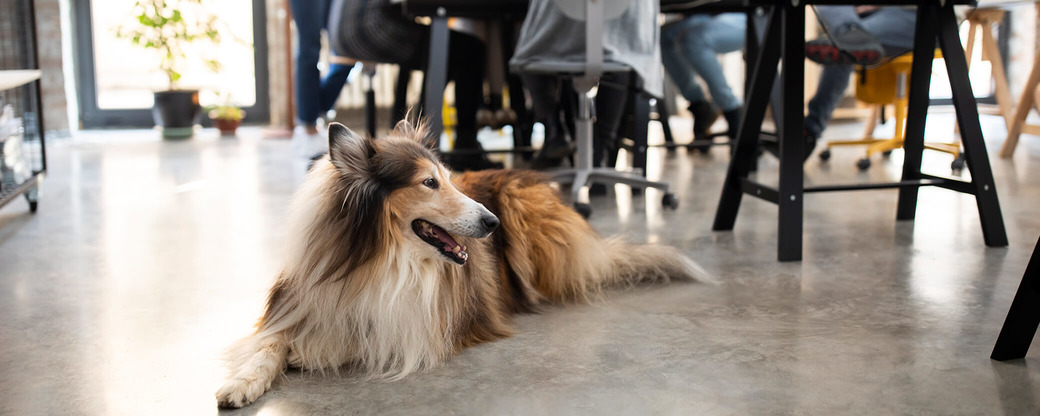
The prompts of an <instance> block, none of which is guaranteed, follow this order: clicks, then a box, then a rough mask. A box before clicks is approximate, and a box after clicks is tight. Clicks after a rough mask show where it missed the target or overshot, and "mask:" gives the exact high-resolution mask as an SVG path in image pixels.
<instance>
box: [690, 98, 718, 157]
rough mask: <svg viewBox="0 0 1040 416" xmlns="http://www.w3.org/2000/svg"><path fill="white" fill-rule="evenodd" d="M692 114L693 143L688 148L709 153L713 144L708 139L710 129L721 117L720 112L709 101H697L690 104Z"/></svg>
mask: <svg viewBox="0 0 1040 416" xmlns="http://www.w3.org/2000/svg"><path fill="white" fill-rule="evenodd" d="M690 113H693V142H691V143H690V144H689V145H687V148H690V149H694V150H698V151H700V152H701V153H708V150H709V149H711V143H709V139H708V129H709V128H711V125H712V124H715V119H717V118H718V117H719V110H718V108H715V106H714V105H712V104H711V103H710V102H708V101H697V102H695V103H692V104H690Z"/></svg>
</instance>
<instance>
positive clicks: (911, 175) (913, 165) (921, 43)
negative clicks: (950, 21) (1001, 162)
mask: <svg viewBox="0 0 1040 416" xmlns="http://www.w3.org/2000/svg"><path fill="white" fill-rule="evenodd" d="M935 12H936V10H935V6H934V5H933V4H931V3H929V4H927V5H921V6H917V24H916V25H915V29H914V50H913V54H914V61H913V63H912V64H910V91H909V94H908V97H907V114H906V134H905V135H904V137H905V138H906V140H905V141H904V143H903V152H904V157H903V180H904V181H910V180H916V179H920V178H921V158H922V155H923V154H924V127H925V121H926V120H927V116H928V100H929V97H928V91H929V90H930V88H931V80H932V59H933V56H934V54H935V35H936V32H935V30H936V24H935ZM916 212H917V187H906V188H900V189H899V202H898V205H897V208H896V219H897V220H912V219H914V216H915V215H916Z"/></svg>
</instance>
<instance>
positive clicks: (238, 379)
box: [217, 333, 289, 407]
mask: <svg viewBox="0 0 1040 416" xmlns="http://www.w3.org/2000/svg"><path fill="white" fill-rule="evenodd" d="M288 350H289V347H288V343H287V342H286V340H285V337H284V336H283V335H281V334H280V333H279V334H270V335H261V334H257V335H254V336H252V337H248V338H246V339H244V340H242V341H241V342H240V343H239V344H237V345H235V346H234V347H232V349H231V350H230V351H229V355H237V356H238V357H229V358H232V360H231V362H237V364H238V365H236V366H235V368H237V369H238V370H237V372H236V373H234V376H233V377H232V378H231V380H229V381H228V382H227V383H224V386H223V387H221V388H220V390H217V404H218V405H219V406H220V407H242V406H245V405H247V404H250V403H252V402H253V401H255V400H256V399H257V398H259V397H260V395H262V394H264V392H265V391H267V389H270V388H271V383H272V382H274V379H275V377H278V375H280V374H282V371H283V370H284V369H285V363H286V355H287V354H288Z"/></svg>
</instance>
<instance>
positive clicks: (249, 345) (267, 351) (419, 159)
mask: <svg viewBox="0 0 1040 416" xmlns="http://www.w3.org/2000/svg"><path fill="white" fill-rule="evenodd" d="M328 133H329V155H328V157H326V158H323V159H321V160H319V161H318V162H317V163H316V164H315V165H314V167H313V168H312V171H311V172H310V173H309V174H308V176H307V179H306V180H305V182H304V183H303V185H302V186H301V188H300V189H299V191H298V192H297V194H296V196H295V197H294V201H293V202H292V204H291V206H290V209H289V217H288V225H289V233H288V239H287V241H286V242H285V253H284V254H285V264H284V268H283V269H282V270H281V273H280V274H279V275H278V278H277V281H275V283H274V286H273V287H272V288H271V291H270V294H269V297H268V299H267V306H266V310H265V311H264V314H263V316H262V317H261V318H260V320H259V322H258V323H257V329H256V333H255V334H253V335H252V336H250V337H247V338H245V339H243V340H242V341H240V342H238V343H237V344H236V345H235V346H233V347H232V348H231V349H230V350H229V354H228V355H229V360H228V361H229V367H230V370H231V375H232V376H231V379H230V381H228V382H227V383H226V384H224V386H223V387H221V388H220V390H219V391H217V402H218V403H219V405H220V406H228V407H241V406H244V405H247V404H249V403H252V402H253V401H255V400H256V399H257V398H258V397H260V395H262V394H263V393H264V392H265V391H266V390H267V389H269V388H270V387H271V382H272V381H273V380H274V379H275V378H276V377H278V376H279V375H280V374H282V372H283V371H284V370H285V368H286V367H295V368H299V369H302V370H319V371H321V370H332V371H336V370H338V369H340V368H344V367H346V368H349V369H351V370H352V371H355V372H357V373H360V374H362V375H364V376H368V377H376V378H389V379H399V378H401V377H404V376H405V375H407V374H409V373H412V372H414V371H416V370H422V369H428V368H430V367H433V366H435V365H437V364H438V363H440V362H442V361H444V360H445V359H446V358H448V357H449V356H451V355H452V354H455V353H457V352H458V351H460V350H462V349H463V348H465V347H469V346H472V345H477V344H480V343H483V342H489V341H494V340H496V339H499V338H503V337H507V336H509V335H510V332H511V330H512V329H511V315H512V314H514V313H520V312H528V311H532V310H533V308H535V307H536V306H537V305H538V304H540V303H543V302H566V301H583V300H587V299H589V298H590V296H592V295H594V294H596V293H597V292H598V291H600V290H601V289H602V288H604V287H607V286H612V285H624V284H631V283H635V282H640V281H666V280H668V279H669V278H681V279H696V278H699V277H701V276H702V272H701V271H700V269H699V268H698V266H697V265H696V264H694V263H693V262H692V261H691V260H689V259H688V258H686V257H684V256H682V255H681V254H679V252H678V251H677V250H675V249H672V248H669V247H663V246H652V245H632V244H628V243H625V242H623V241H621V240H619V239H603V238H601V237H600V236H599V235H597V234H596V232H595V231H594V230H593V229H592V227H591V226H590V225H589V224H588V223H586V222H585V220H584V219H583V218H582V217H581V216H580V215H579V214H578V213H577V212H575V211H574V210H572V209H571V208H570V207H568V206H567V205H564V204H563V203H562V202H561V201H560V199H559V197H558V195H557V191H556V189H555V188H553V187H551V186H550V185H549V184H548V182H547V181H546V179H545V178H544V177H543V176H542V175H539V174H538V173H536V172H530V171H520V170H499V171H484V172H472V173H466V174H463V175H460V176H458V177H455V178H452V177H451V175H450V173H449V171H448V170H447V169H446V168H445V167H444V166H443V165H442V164H441V163H440V162H439V161H438V158H437V155H436V154H435V153H434V151H433V150H432V149H431V146H430V145H429V143H428V142H429V141H430V140H424V139H423V137H424V136H426V134H425V132H424V129H423V128H422V127H421V126H420V127H419V128H415V127H413V126H412V125H411V124H409V123H408V122H402V123H400V124H398V126H397V127H396V128H395V129H394V130H393V131H392V132H391V133H390V134H389V136H387V137H383V138H380V139H372V138H368V137H362V136H360V135H358V134H355V133H354V132H352V131H350V130H349V129H348V128H346V127H344V126H343V125H341V124H336V123H332V124H331V125H330V126H329V130H328Z"/></svg>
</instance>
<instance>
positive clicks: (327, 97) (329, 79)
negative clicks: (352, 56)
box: [318, 64, 354, 113]
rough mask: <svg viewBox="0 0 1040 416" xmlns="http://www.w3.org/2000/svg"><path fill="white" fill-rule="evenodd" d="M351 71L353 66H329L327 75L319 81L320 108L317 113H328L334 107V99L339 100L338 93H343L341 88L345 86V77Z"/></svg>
mask: <svg viewBox="0 0 1040 416" xmlns="http://www.w3.org/2000/svg"><path fill="white" fill-rule="evenodd" d="M352 69H354V65H341V64H332V65H329V73H328V75H325V79H323V80H322V81H321V103H320V104H321V106H320V107H319V108H318V111H319V112H322V113H323V112H326V111H329V110H331V109H332V107H333V106H334V105H336V99H337V98H339V94H340V92H342V91H343V86H344V85H346V83H347V77H348V76H350V71H351V70H352Z"/></svg>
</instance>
